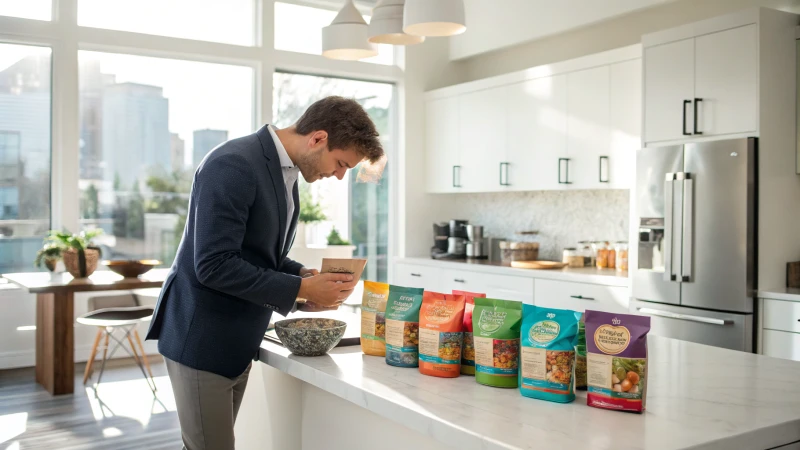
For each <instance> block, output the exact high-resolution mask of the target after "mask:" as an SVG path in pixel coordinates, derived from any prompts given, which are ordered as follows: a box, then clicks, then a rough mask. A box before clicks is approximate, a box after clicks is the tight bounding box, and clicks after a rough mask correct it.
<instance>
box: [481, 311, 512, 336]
mask: <svg viewBox="0 0 800 450" xmlns="http://www.w3.org/2000/svg"><path fill="white" fill-rule="evenodd" d="M505 320H506V312H505V311H490V310H488V309H483V310H481V316H480V317H479V318H478V328H480V330H481V331H483V332H484V333H487V334H492V333H494V332H495V331H497V330H499V329H500V327H501V326H503V322H505Z"/></svg>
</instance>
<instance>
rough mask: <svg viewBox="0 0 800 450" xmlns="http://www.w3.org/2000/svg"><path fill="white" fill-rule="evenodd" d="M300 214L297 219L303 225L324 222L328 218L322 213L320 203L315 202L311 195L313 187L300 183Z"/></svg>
mask: <svg viewBox="0 0 800 450" xmlns="http://www.w3.org/2000/svg"><path fill="white" fill-rule="evenodd" d="M299 191H300V213H299V216H298V218H297V220H299V221H300V222H303V223H314V222H322V221H323V220H326V219H327V217H326V216H325V213H323V212H322V205H321V204H320V203H319V201H314V197H313V196H312V195H311V186H310V185H308V184H307V183H300V186H299Z"/></svg>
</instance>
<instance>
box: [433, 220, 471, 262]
mask: <svg viewBox="0 0 800 450" xmlns="http://www.w3.org/2000/svg"><path fill="white" fill-rule="evenodd" d="M467 225H468V222H467V221H466V220H456V219H453V220H451V221H450V223H449V224H448V223H445V222H442V223H434V224H433V247H432V248H431V258H433V259H465V258H466V257H467V241H468V239H467V237H468V236H467Z"/></svg>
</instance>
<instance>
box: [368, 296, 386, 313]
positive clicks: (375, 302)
mask: <svg viewBox="0 0 800 450" xmlns="http://www.w3.org/2000/svg"><path fill="white" fill-rule="evenodd" d="M384 298H385V296H383V295H381V294H377V293H375V292H367V306H369V307H370V308H372V309H378V306H379V305H380V304H381V302H382V301H383V300H384Z"/></svg>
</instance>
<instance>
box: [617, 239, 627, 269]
mask: <svg viewBox="0 0 800 450" xmlns="http://www.w3.org/2000/svg"><path fill="white" fill-rule="evenodd" d="M614 249H615V250H616V253H617V255H616V259H617V261H616V269H617V272H625V271H627V270H628V241H617V242H615V243H614Z"/></svg>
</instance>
